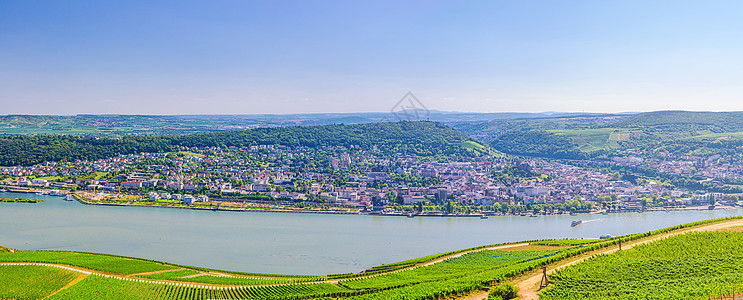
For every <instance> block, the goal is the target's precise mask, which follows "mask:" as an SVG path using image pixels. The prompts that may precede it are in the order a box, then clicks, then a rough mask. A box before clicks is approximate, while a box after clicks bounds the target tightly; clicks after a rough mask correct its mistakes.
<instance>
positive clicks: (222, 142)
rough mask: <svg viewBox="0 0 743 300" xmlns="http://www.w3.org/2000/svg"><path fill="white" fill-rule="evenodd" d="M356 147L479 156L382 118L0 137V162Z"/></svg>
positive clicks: (460, 143)
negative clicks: (166, 132) (198, 130)
mask: <svg viewBox="0 0 743 300" xmlns="http://www.w3.org/2000/svg"><path fill="white" fill-rule="evenodd" d="M251 145H284V146H289V147H298V146H306V147H318V146H346V147H350V146H351V145H354V146H359V147H361V148H362V149H372V148H373V146H376V147H377V148H378V149H379V151H381V152H383V153H388V154H391V153H404V154H416V155H420V156H434V155H471V154H474V155H479V154H480V152H479V151H482V152H484V151H485V150H484V149H483V148H481V146H480V145H479V144H477V143H475V142H474V141H473V140H472V139H470V138H469V137H467V136H466V135H464V134H462V133H460V132H458V131H456V130H454V129H451V128H449V127H446V126H444V125H441V124H439V123H434V122H424V121H420V122H385V123H369V124H356V125H325V126H298V127H280V128H257V129H249V130H240V131H228V132H218V133H203V134H190V135H181V136H172V135H170V136H128V137H124V138H121V139H109V138H99V139H90V138H82V137H75V136H4V137H0V165H3V166H13V165H32V164H37V163H41V162H44V161H54V162H59V161H73V160H76V159H80V160H95V159H101V158H107V157H112V156H116V155H119V154H131V153H139V152H161V151H169V150H172V148H173V146H186V147H213V146H216V147H229V146H237V147H241V146H251Z"/></svg>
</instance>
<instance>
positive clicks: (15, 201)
mask: <svg viewBox="0 0 743 300" xmlns="http://www.w3.org/2000/svg"><path fill="white" fill-rule="evenodd" d="M0 202H11V203H39V202H44V200H41V199H26V198H15V199H12V198H0Z"/></svg>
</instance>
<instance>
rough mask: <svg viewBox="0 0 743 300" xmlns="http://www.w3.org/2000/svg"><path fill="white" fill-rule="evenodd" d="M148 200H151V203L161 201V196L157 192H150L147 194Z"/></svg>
mask: <svg viewBox="0 0 743 300" xmlns="http://www.w3.org/2000/svg"><path fill="white" fill-rule="evenodd" d="M147 200H149V201H157V200H160V195H158V194H157V193H155V192H149V193H147Z"/></svg>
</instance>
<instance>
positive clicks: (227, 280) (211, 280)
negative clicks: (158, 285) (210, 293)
mask: <svg viewBox="0 0 743 300" xmlns="http://www.w3.org/2000/svg"><path fill="white" fill-rule="evenodd" d="M200 274H201V273H200V272H198V271H194V270H181V271H173V272H164V273H158V274H153V275H139V276H137V277H142V278H149V279H161V280H174V281H184V282H195V283H208V284H225V285H275V284H290V283H299V282H308V281H317V280H321V278H320V277H308V278H303V279H292V278H267V277H251V276H212V275H206V274H202V275H200Z"/></svg>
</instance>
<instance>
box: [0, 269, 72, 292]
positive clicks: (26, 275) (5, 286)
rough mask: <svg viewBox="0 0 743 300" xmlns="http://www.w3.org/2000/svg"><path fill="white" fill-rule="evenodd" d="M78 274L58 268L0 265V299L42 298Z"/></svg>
mask: <svg viewBox="0 0 743 300" xmlns="http://www.w3.org/2000/svg"><path fill="white" fill-rule="evenodd" d="M78 275H79V273H76V272H74V271H70V270H65V269H60V268H50V267H43V266H18V265H0V299H18V300H21V299H39V298H43V297H45V296H47V295H49V294H51V293H53V292H54V291H56V290H58V289H60V288H62V287H63V286H64V285H66V284H67V283H69V282H71V281H72V280H73V279H75V277H77V276H78Z"/></svg>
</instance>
